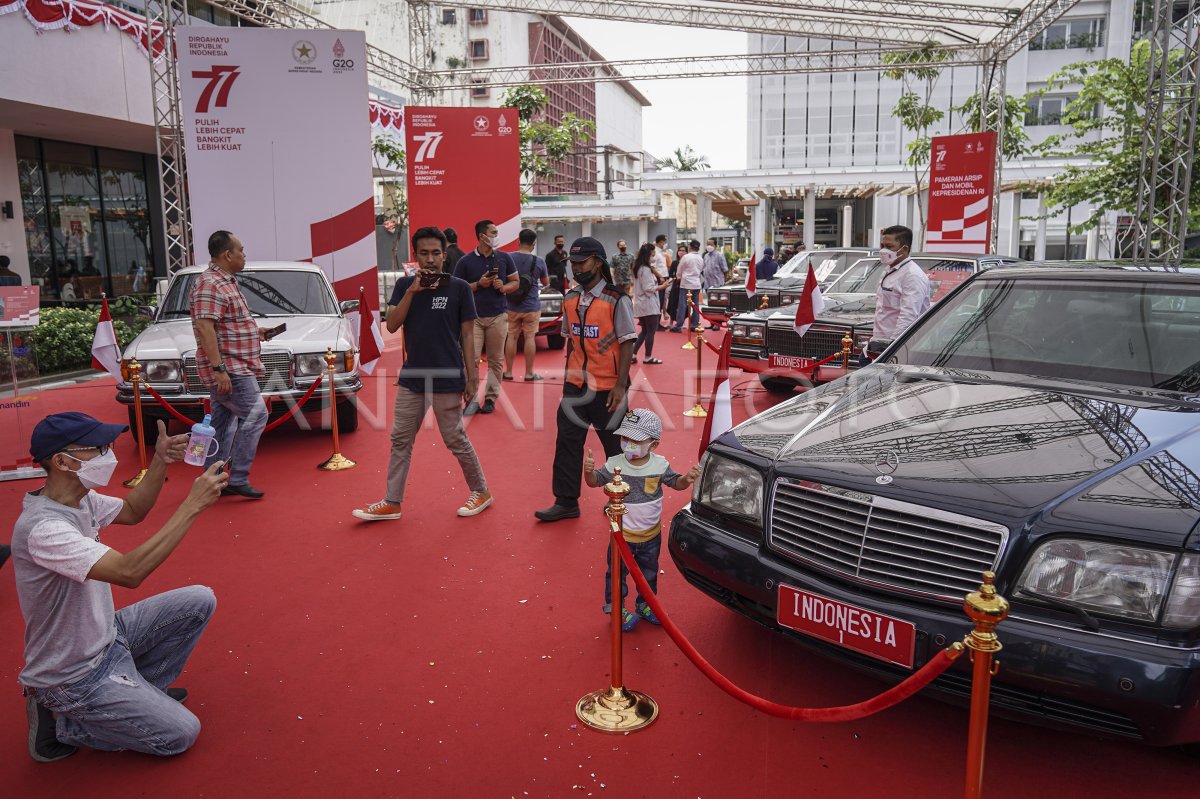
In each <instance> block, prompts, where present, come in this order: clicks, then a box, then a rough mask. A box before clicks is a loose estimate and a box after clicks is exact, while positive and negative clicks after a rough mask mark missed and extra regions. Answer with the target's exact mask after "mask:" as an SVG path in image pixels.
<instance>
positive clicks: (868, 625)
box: [776, 585, 917, 669]
mask: <svg viewBox="0 0 1200 799" xmlns="http://www.w3.org/2000/svg"><path fill="white" fill-rule="evenodd" d="M776 617H777V619H778V621H779V623H780V624H781V625H783V626H784V627H790V628H791V629H793V630H799V631H800V632H802V633H806V634H808V635H811V636H813V637H814V638H820V639H821V640H822V641H829V642H830V643H833V644H837V645H838V646H843V647H845V648H846V649H853V650H854V651H855V652H861V653H862V654H864V655H870V656H871V657H873V658H878V659H879V660H883V661H887V662H888V663H895V664H897V665H900V666H904V667H905V668H909V669H911V668H912V665H913V651H914V649H915V647H916V643H917V627H916V625H915V624H913V623H912V622H908V621H904V620H903V619H894V618H892V617H891V616H884V615H883V614H882V613H876V612H875V611H872V610H864V609H863V608H859V607H855V606H854V605H847V604H846V603H845V602H838V601H837V600H836V599H828V598H827V597H823V596H820V595H819V594H810V593H809V592H807V591H801V590H800V589H799V588H792V587H791V586H787V585H780V586H779V607H778V608H777V609H776Z"/></svg>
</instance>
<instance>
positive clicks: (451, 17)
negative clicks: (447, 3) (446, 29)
mask: <svg viewBox="0 0 1200 799" xmlns="http://www.w3.org/2000/svg"><path fill="white" fill-rule="evenodd" d="M457 21H458V17H457V16H456V12H455V11H454V9H453V8H443V9H442V24H443V25H453V24H454V23H455V22H457Z"/></svg>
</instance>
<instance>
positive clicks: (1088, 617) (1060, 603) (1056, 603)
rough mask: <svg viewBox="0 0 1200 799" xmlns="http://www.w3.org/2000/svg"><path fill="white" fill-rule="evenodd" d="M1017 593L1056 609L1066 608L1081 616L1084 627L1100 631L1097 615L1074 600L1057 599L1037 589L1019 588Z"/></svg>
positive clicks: (1095, 631) (1096, 631)
mask: <svg viewBox="0 0 1200 799" xmlns="http://www.w3.org/2000/svg"><path fill="white" fill-rule="evenodd" d="M1017 594H1018V595H1020V596H1027V597H1031V598H1032V599H1036V600H1038V601H1040V602H1045V603H1046V604H1047V605H1049V606H1050V607H1052V608H1055V609H1056V610H1065V611H1069V612H1071V613H1074V614H1075V615H1076V616H1078V617H1079V620H1080V621H1081V622H1083V626H1084V627H1086V628H1088V629H1089V630H1091V631H1092V632H1094V633H1098V632H1100V622H1098V621H1096V617H1095V616H1093V615H1092V614H1090V613H1088V612H1087V611H1086V610H1084V609H1083V608H1081V607H1079V606H1078V605H1076V604H1074V603H1072V602H1067V601H1066V600H1062V599H1056V598H1054V597H1052V596H1046V595H1045V594H1039V593H1037V592H1036V591H1030V590H1028V589H1025V588H1018V589H1017Z"/></svg>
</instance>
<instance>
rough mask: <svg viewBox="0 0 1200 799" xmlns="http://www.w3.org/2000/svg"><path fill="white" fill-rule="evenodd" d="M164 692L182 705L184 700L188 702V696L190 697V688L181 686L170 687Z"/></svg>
mask: <svg viewBox="0 0 1200 799" xmlns="http://www.w3.org/2000/svg"><path fill="white" fill-rule="evenodd" d="M163 693H164V694H166V695H167V696H169V697H171V698H172V699H174V700H175V701H176V702H178V703H179V704H181V705H182V704H183V703H184V702H186V701H187V698H188V689H186V688H180V687H175V688H168V689H167V690H165V691H163Z"/></svg>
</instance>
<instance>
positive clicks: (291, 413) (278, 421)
mask: <svg viewBox="0 0 1200 799" xmlns="http://www.w3.org/2000/svg"><path fill="white" fill-rule="evenodd" d="M324 379H325V373H324V372H321V373H320V374H318V375H317V379H316V380H314V381H313V384H312V385H311V386H309V387H308V391H306V392H304V396H303V397H301V398H300V399H299V401H297V402H296V404H295V405H293V406H292V407H291V408H290V409H289V410H288V412H287V413H285V414H284V415H283V416H280V417H279V418H278V419H276V420H275V421H273V422H271V423H270V424H269V425H267V426H266V427H264V428H263V432H264V433H265V432H267V431H268V430H274V429H275V428H276V427H279V425H281V424H283V423H284V422H286V421H287V420H288V419H291V418H292V417H293V416H295V415H296V411H298V410H300V406H302V405H303V404H304V403H306V402H308V398H309V397H311V396H312V395H313V392H314V391H316V390H317V386H319V385H321V381H322V380H324ZM336 401H337V387H336V386H335V387H334V392H333V394H332V395H331V396H330V397H329V407H330V408H332V407H333V405H334V403H335V402H336Z"/></svg>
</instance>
